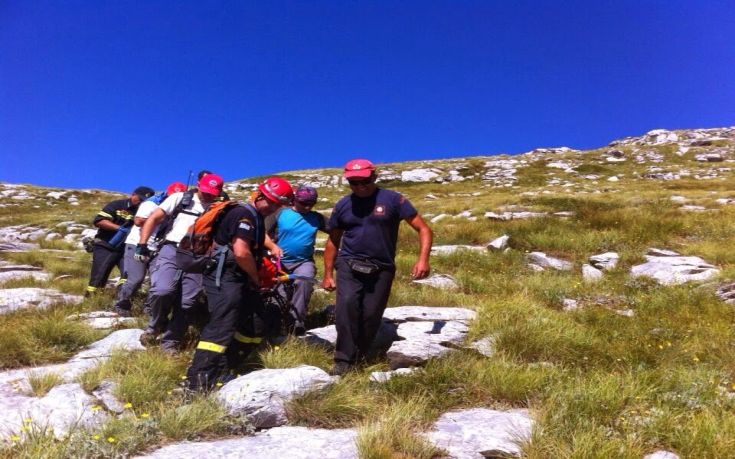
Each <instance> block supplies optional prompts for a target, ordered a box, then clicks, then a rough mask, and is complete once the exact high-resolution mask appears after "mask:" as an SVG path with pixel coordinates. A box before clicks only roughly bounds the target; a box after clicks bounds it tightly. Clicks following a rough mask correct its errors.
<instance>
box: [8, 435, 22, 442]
mask: <svg viewBox="0 0 735 459" xmlns="http://www.w3.org/2000/svg"><path fill="white" fill-rule="evenodd" d="M10 440H11V441H13V442H16V441H20V437H19V436H18V435H13V436H12V437H10Z"/></svg>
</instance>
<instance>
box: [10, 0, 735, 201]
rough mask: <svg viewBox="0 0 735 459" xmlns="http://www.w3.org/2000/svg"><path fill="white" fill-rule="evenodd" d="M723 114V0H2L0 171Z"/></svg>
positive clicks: (539, 135)
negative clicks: (443, 0) (134, 0)
mask: <svg viewBox="0 0 735 459" xmlns="http://www.w3.org/2000/svg"><path fill="white" fill-rule="evenodd" d="M734 115H735V5H734V4H733V2H732V0H730V1H709V0H707V1H691V2H681V1H585V2H573V1H569V2H552V1H535V2H529V1H519V2H517V1H458V0H452V1H446V2H439V1H416V2H413V1H408V2H404V1H373V2H362V1H347V0H334V1H329V2H325V1H294V2H280V1H257V2H256V1H250V2H247V1H217V2H215V1H142V0H141V1H137V2H131V1H97V0H88V1H62V0H56V1H51V2H49V1H43V0H32V1H26V0H16V1H3V0H0V159H1V162H0V180H3V181H8V182H15V183H32V184H39V185H53V186H62V187H79V188H81V187H95V188H103V189H111V190H120V191H129V190H130V189H132V188H133V187H135V186H136V185H139V184H146V185H150V186H154V187H156V188H159V189H160V188H161V187H163V186H165V185H166V183H168V182H170V181H172V180H175V179H181V180H183V179H185V177H186V174H187V171H188V170H189V169H193V170H199V169H202V168H209V169H212V170H214V171H216V172H219V173H220V174H221V175H222V176H223V177H224V178H225V180H233V179H237V178H242V177H247V176H252V175H261V174H268V173H272V172H275V171H281V170H288V169H300V168H307V167H328V166H341V165H342V164H343V163H344V162H345V161H346V160H348V159H349V158H350V157H354V156H364V157H368V158H371V159H373V160H374V161H376V162H387V161H400V160H409V159H430V158H438V157H450V156H469V155H478V154H492V153H501V152H506V153H519V152H523V151H527V150H529V149H532V148H534V147H542V146H559V145H567V146H570V147H576V148H592V147H598V146H601V145H604V144H606V143H607V142H609V141H610V140H612V139H614V138H618V137H623V136H626V135H638V134H642V133H643V132H645V131H647V130H650V129H654V128H669V129H676V128H689V127H715V126H726V125H733V124H735V116H734Z"/></svg>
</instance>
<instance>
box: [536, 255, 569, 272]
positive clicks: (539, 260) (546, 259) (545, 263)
mask: <svg viewBox="0 0 735 459" xmlns="http://www.w3.org/2000/svg"><path fill="white" fill-rule="evenodd" d="M527 258H528V261H529V263H531V264H534V265H537V266H541V267H543V268H552V269H556V270H559V271H568V270H570V269H572V267H573V266H574V265H572V264H571V263H570V262H568V261H565V260H561V259H559V258H554V257H550V256H548V255H546V254H545V253H543V252H531V253H529V254H528V255H527Z"/></svg>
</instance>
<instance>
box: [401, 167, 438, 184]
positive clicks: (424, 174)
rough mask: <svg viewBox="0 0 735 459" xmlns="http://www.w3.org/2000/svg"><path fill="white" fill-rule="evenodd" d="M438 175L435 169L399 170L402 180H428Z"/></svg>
mask: <svg viewBox="0 0 735 459" xmlns="http://www.w3.org/2000/svg"><path fill="white" fill-rule="evenodd" d="M438 177H439V174H438V173H437V170H435V169H413V170H410V171H403V172H401V181H403V182H430V181H432V180H434V179H436V178H438Z"/></svg>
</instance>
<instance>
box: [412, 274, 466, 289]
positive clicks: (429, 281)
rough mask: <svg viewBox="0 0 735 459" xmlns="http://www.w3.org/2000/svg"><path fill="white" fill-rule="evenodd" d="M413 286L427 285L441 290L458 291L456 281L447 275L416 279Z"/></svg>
mask: <svg viewBox="0 0 735 459" xmlns="http://www.w3.org/2000/svg"><path fill="white" fill-rule="evenodd" d="M413 283H414V284H421V285H428V286H430V287H434V288H438V289H441V290H458V289H459V284H458V283H457V280H456V279H455V278H454V277H452V276H450V275H449V274H432V275H431V276H429V277H427V278H425V279H417V280H414V281H413Z"/></svg>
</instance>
